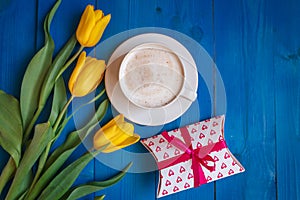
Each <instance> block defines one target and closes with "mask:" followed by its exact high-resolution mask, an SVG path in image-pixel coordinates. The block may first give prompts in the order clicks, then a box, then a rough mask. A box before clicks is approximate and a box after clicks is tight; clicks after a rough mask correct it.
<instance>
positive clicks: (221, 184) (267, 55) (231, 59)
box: [214, 1, 276, 199]
mask: <svg viewBox="0 0 300 200" xmlns="http://www.w3.org/2000/svg"><path fill="white" fill-rule="evenodd" d="M268 3H270V2H268ZM268 6H269V4H267V2H266V1H255V2H253V1H252V2H251V3H250V2H248V1H240V2H236V1H232V2H230V1H229V2H228V1H227V2H221V1H217V2H215V9H214V15H215V19H214V24H215V37H216V43H215V44H216V53H215V56H216V63H217V65H218V67H219V69H220V71H221V74H222V77H223V80H224V83H225V87H226V94H227V99H228V101H227V103H228V106H227V114H226V115H227V118H226V123H225V132H224V134H225V139H226V140H227V142H228V145H229V149H231V151H232V153H233V154H234V155H235V156H236V157H237V159H239V160H240V161H241V163H242V164H243V165H244V167H245V168H246V172H245V173H243V174H239V175H236V176H233V177H229V178H226V179H224V180H220V181H217V182H216V185H217V187H216V189H217V190H216V198H217V199H276V182H275V173H276V171H275V151H274V150H275V127H274V120H275V110H274V106H275V105H274V87H273V84H274V73H273V70H274V68H273V54H272V48H273V35H272V28H271V24H270V23H271V20H270V18H269V16H268V15H267V10H268ZM216 90H218V88H216ZM217 100H218V99H217Z"/></svg>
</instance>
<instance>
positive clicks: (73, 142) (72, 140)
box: [46, 99, 109, 169]
mask: <svg viewBox="0 0 300 200" xmlns="http://www.w3.org/2000/svg"><path fill="white" fill-rule="evenodd" d="M108 104H109V103H108V100H107V99H106V100H104V101H103V102H102V103H101V104H100V106H99V107H98V109H97V111H96V113H95V115H94V116H93V118H92V119H91V120H89V122H88V123H87V124H86V125H85V126H84V127H83V128H82V129H80V130H78V131H74V132H72V133H71V134H69V136H68V138H67V140H66V141H65V142H64V143H63V144H62V145H61V146H59V147H58V148H57V149H56V150H55V151H54V152H53V153H52V154H51V156H50V157H49V159H48V161H47V163H46V169H47V168H48V167H49V166H50V165H51V164H52V163H53V162H54V161H55V160H56V159H57V158H58V157H59V156H60V155H61V154H62V153H63V152H65V151H67V150H70V149H73V148H76V147H77V146H78V145H79V144H80V143H81V141H82V140H83V139H84V138H85V137H86V136H87V135H88V134H89V133H90V131H92V129H93V127H94V126H95V125H97V124H98V122H99V121H101V120H102V119H103V117H104V116H105V113H106V111H107V108H108Z"/></svg>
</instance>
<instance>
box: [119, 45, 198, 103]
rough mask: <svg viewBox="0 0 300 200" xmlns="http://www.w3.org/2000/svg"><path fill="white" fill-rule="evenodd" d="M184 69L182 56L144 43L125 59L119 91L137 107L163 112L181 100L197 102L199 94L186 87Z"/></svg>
mask: <svg viewBox="0 0 300 200" xmlns="http://www.w3.org/2000/svg"><path fill="white" fill-rule="evenodd" d="M186 78H187V77H185V66H183V64H182V62H181V60H180V58H179V56H177V55H176V54H175V53H174V52H173V51H171V50H170V49H168V48H166V47H165V46H163V45H162V44H158V43H145V44H142V45H138V46H137V47H135V48H133V49H132V50H131V51H129V52H128V54H127V55H126V56H125V57H124V59H123V61H122V63H121V65H120V69H119V82H120V87H121V90H122V92H123V93H124V95H125V96H126V98H127V99H128V100H129V101H130V102H132V103H133V104H135V105H136V106H139V107H142V108H145V109H150V108H162V107H165V106H167V105H170V104H171V103H173V102H174V101H176V100H177V99H178V98H179V97H180V96H181V97H184V98H185V99H187V100H189V101H194V100H195V99H196V97H197V93H195V92H194V91H192V90H190V89H188V87H187V85H186V81H185V79H186Z"/></svg>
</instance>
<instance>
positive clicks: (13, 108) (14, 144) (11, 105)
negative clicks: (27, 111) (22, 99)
mask: <svg viewBox="0 0 300 200" xmlns="http://www.w3.org/2000/svg"><path fill="white" fill-rule="evenodd" d="M22 137H23V129H22V120H21V113H20V106H19V102H18V100H17V99H16V98H14V97H13V96H11V95H8V94H6V93H5V92H3V91H2V90H0V146H2V147H3V149H4V150H5V151H7V153H9V155H10V156H11V157H12V158H13V159H14V161H15V165H16V166H18V165H19V161H20V158H21V145H22Z"/></svg>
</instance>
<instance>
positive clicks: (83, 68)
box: [69, 51, 106, 97]
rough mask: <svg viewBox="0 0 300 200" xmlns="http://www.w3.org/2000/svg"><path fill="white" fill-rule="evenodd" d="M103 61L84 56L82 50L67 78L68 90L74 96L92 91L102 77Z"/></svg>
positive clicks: (84, 53)
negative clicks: (68, 78)
mask: <svg viewBox="0 0 300 200" xmlns="http://www.w3.org/2000/svg"><path fill="white" fill-rule="evenodd" d="M105 66H106V65H105V61H104V60H97V59H96V58H92V57H89V56H88V57H86V52H85V51H83V52H82V53H81V54H80V56H79V58H78V61H77V64H76V66H75V69H74V71H73V72H72V74H71V77H70V80H69V90H70V92H71V94H72V95H73V96H74V97H82V96H85V95H87V94H89V93H90V92H92V91H94V90H95V89H96V88H97V87H98V85H99V84H100V82H101V81H102V79H103V75H104V71H105Z"/></svg>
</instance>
